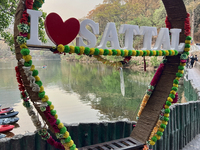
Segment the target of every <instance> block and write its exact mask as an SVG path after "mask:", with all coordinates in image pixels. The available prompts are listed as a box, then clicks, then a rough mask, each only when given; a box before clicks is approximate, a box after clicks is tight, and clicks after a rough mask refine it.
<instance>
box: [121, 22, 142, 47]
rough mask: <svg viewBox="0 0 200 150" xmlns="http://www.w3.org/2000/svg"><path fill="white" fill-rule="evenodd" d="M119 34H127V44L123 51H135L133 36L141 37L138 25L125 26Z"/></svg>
mask: <svg viewBox="0 0 200 150" xmlns="http://www.w3.org/2000/svg"><path fill="white" fill-rule="evenodd" d="M119 33H120V34H123V33H125V44H124V48H123V49H128V50H132V49H133V50H134V48H133V35H139V34H140V30H139V27H138V26H137V25H129V24H123V25H121V27H120V29H119Z"/></svg>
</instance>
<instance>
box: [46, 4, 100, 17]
mask: <svg viewBox="0 0 200 150" xmlns="http://www.w3.org/2000/svg"><path fill="white" fill-rule="evenodd" d="M102 3H103V0H46V1H45V3H44V4H43V6H42V9H43V11H44V12H47V14H49V13H51V12H56V13H57V14H59V15H60V17H61V18H62V19H63V21H65V20H67V19H68V18H71V17H75V18H77V19H80V18H82V17H84V16H86V15H87V14H88V12H89V11H90V10H92V9H94V8H95V6H96V5H98V4H102Z"/></svg>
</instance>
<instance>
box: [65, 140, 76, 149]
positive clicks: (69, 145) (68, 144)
mask: <svg viewBox="0 0 200 150" xmlns="http://www.w3.org/2000/svg"><path fill="white" fill-rule="evenodd" d="M66 144H67V146H68V147H71V146H72V145H73V144H74V141H73V140H71V141H70V142H68V143H66Z"/></svg>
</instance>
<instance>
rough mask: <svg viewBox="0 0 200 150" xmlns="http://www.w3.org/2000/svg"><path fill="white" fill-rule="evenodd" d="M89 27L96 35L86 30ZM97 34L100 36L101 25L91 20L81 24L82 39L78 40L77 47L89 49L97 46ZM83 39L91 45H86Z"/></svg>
mask: <svg viewBox="0 0 200 150" xmlns="http://www.w3.org/2000/svg"><path fill="white" fill-rule="evenodd" d="M87 25H89V26H90V27H91V29H92V32H93V33H94V34H93V33H91V32H90V31H89V30H88V29H87V28H86V26H87ZM95 34H99V24H98V23H95V22H94V21H93V20H90V19H86V20H83V21H82V22H81V25H80V31H79V35H80V37H77V38H76V45H77V46H84V47H89V48H92V47H95V46H96V42H97V39H96V36H95ZM83 38H84V39H86V40H87V41H88V43H89V44H88V45H86V44H85V43H84V42H83Z"/></svg>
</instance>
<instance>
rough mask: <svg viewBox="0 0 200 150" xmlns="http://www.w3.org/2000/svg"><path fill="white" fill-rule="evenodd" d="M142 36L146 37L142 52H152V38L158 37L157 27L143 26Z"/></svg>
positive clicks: (141, 28)
mask: <svg viewBox="0 0 200 150" xmlns="http://www.w3.org/2000/svg"><path fill="white" fill-rule="evenodd" d="M140 34H141V35H144V38H143V48H142V50H151V43H152V36H156V35H157V29H156V27H147V26H141V27H140Z"/></svg>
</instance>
